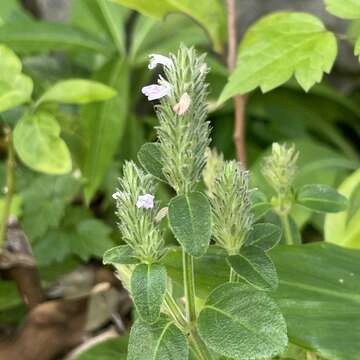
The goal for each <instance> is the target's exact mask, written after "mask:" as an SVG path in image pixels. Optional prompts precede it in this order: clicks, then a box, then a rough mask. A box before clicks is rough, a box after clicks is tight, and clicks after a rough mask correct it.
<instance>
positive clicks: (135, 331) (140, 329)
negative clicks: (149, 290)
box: [128, 316, 189, 360]
mask: <svg viewBox="0 0 360 360" xmlns="http://www.w3.org/2000/svg"><path fill="white" fill-rule="evenodd" d="M188 358H189V348H188V344H187V341H186V338H185V335H184V334H183V333H182V332H181V331H180V330H179V329H178V328H177V327H176V326H175V324H174V323H173V322H172V321H170V320H169V319H168V318H166V317H165V316H161V317H160V320H159V321H158V322H156V323H155V324H148V323H145V322H142V321H141V320H140V319H139V320H137V321H135V324H134V325H133V327H132V328H131V332H130V339H129V348H128V360H187V359H188Z"/></svg>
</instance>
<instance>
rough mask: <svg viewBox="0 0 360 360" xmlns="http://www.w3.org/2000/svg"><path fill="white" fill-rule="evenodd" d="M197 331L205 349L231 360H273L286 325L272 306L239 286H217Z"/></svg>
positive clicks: (262, 296)
mask: <svg viewBox="0 0 360 360" xmlns="http://www.w3.org/2000/svg"><path fill="white" fill-rule="evenodd" d="M198 327H199V333H200V336H201V337H202V339H203V340H204V342H205V344H206V345H207V346H208V347H210V348H211V349H212V350H214V351H215V352H217V353H219V354H221V355H224V356H227V357H230V358H232V359H235V360H236V359H262V358H267V357H272V356H275V355H277V354H279V353H281V352H283V351H284V350H285V348H286V346H287V342H288V339H287V334H286V323H285V320H284V318H283V316H282V314H281V312H280V309H279V308H278V306H277V305H276V304H275V302H273V301H272V300H271V299H270V298H269V297H268V296H267V295H266V294H265V293H262V292H256V291H250V290H244V289H243V288H242V287H241V286H240V285H239V284H233V283H228V284H224V285H220V286H219V287H217V288H216V289H215V290H214V291H213V292H212V293H211V294H210V295H209V297H208V298H207V300H206V303H205V306H204V308H203V309H202V310H201V312H200V315H199V320H198Z"/></svg>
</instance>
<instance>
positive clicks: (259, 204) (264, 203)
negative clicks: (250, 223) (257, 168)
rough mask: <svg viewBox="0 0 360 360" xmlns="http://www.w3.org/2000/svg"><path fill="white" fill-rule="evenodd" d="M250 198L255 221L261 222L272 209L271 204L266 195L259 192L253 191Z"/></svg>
mask: <svg viewBox="0 0 360 360" xmlns="http://www.w3.org/2000/svg"><path fill="white" fill-rule="evenodd" d="M250 196H251V210H252V213H253V214H254V216H255V219H256V220H259V219H261V218H262V217H263V216H264V215H265V214H266V213H267V212H268V211H270V210H271V209H272V205H271V202H270V201H269V200H268V199H267V197H266V195H265V194H264V193H262V192H261V191H259V190H255V191H253V192H252V193H251V194H250Z"/></svg>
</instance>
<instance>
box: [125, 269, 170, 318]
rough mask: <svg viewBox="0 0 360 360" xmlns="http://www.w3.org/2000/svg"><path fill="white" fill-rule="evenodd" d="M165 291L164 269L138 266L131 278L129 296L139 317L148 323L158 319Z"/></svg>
mask: <svg viewBox="0 0 360 360" xmlns="http://www.w3.org/2000/svg"><path fill="white" fill-rule="evenodd" d="M165 290H166V268H165V267H164V266H163V265H160V264H139V265H137V266H136V268H135V270H134V272H133V273H132V276H131V295H132V298H133V300H134V304H135V307H136V310H137V312H138V313H139V315H140V317H141V318H142V319H143V320H144V321H145V322H148V323H154V322H155V321H157V320H158V319H159V316H160V307H161V305H162V303H163V300H164V295H165Z"/></svg>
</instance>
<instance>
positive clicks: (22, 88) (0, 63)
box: [0, 27, 33, 112]
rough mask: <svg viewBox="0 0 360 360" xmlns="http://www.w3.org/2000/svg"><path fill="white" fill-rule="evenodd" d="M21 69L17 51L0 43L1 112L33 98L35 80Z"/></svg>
mask: <svg viewBox="0 0 360 360" xmlns="http://www.w3.org/2000/svg"><path fill="white" fill-rule="evenodd" d="M0 28H1V27H0ZM21 70H22V64H21V61H20V59H19V58H18V57H17V56H16V55H15V53H14V52H13V51H11V50H10V49H8V48H7V47H6V46H3V45H0V112H1V111H6V110H9V109H11V108H14V107H16V106H17V105H20V104H22V103H24V102H28V101H29V100H30V99H31V93H32V91H33V82H32V80H31V79H30V78H29V77H28V76H25V75H24V74H22V73H21Z"/></svg>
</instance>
